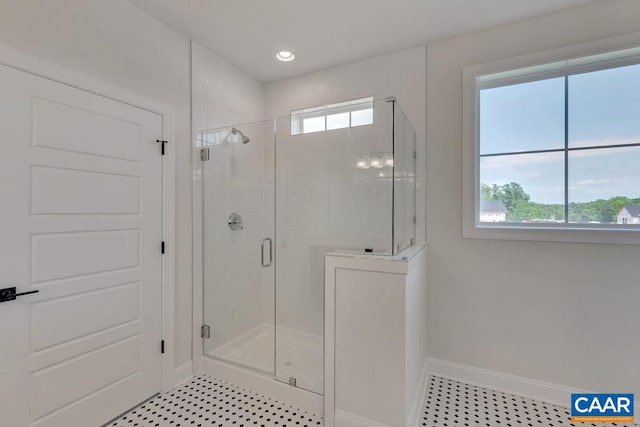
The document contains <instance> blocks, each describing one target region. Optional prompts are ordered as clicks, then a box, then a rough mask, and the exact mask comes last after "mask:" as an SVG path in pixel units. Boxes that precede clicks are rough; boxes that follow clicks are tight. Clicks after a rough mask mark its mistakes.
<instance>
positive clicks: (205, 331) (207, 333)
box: [200, 325, 211, 338]
mask: <svg viewBox="0 0 640 427" xmlns="http://www.w3.org/2000/svg"><path fill="white" fill-rule="evenodd" d="M200 336H201V337H202V338H211V328H209V325H202V326H200Z"/></svg>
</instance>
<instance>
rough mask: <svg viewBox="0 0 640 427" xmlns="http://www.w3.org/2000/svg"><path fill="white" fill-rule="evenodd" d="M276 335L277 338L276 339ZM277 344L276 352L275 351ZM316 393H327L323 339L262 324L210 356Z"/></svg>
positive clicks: (318, 336)
mask: <svg viewBox="0 0 640 427" xmlns="http://www.w3.org/2000/svg"><path fill="white" fill-rule="evenodd" d="M274 334H275V338H274ZM274 341H275V349H274ZM209 356H211V357H215V358H218V359H220V360H223V361H227V362H231V363H234V364H238V365H241V366H245V367H248V368H251V369H255V370H258V371H261V372H265V373H269V374H273V371H274V366H275V378H276V379H277V380H280V381H283V382H286V383H290V382H291V381H290V379H295V384H296V386H297V387H299V388H303V389H306V390H309V391H312V392H314V393H319V394H322V392H323V372H324V371H323V360H324V358H323V337H322V336H320V335H313V334H307V333H304V332H300V331H295V330H293V329H288V328H282V327H277V328H274V326H273V325H270V324H266V323H265V324H262V325H260V326H258V327H256V328H254V329H251V330H250V331H248V332H245V333H244V334H242V335H241V336H239V337H238V338H236V339H234V340H233V341H231V342H229V343H227V344H225V345H224V346H222V347H220V348H219V349H217V350H214V351H212V352H211V353H209Z"/></svg>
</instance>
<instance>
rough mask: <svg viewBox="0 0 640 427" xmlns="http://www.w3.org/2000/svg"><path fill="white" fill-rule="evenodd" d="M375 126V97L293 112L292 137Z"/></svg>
mask: <svg viewBox="0 0 640 427" xmlns="http://www.w3.org/2000/svg"><path fill="white" fill-rule="evenodd" d="M370 124H373V97H368V98H361V99H354V100H352V101H346V102H340V103H337V104H329V105H324V106H322V107H314V108H305V109H304V110H296V111H292V112H291V135H299V134H304V133H313V132H323V131H327V130H333V129H342V128H348V127H356V126H364V125H370Z"/></svg>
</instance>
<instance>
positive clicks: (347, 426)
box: [335, 409, 389, 427]
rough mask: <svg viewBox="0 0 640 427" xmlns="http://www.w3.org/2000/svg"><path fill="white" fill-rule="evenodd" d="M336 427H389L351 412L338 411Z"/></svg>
mask: <svg viewBox="0 0 640 427" xmlns="http://www.w3.org/2000/svg"><path fill="white" fill-rule="evenodd" d="M335 426H336V427H389V426H387V425H386V424H380V423H378V422H375V421H372V420H369V419H367V418H363V417H361V416H359V415H355V414H352V413H350V412H346V411H341V410H339V409H337V410H336V418H335Z"/></svg>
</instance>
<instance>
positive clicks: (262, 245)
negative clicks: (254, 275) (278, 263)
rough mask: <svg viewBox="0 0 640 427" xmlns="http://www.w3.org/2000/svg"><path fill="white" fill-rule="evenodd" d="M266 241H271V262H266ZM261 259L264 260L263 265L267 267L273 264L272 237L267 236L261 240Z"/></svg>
mask: <svg viewBox="0 0 640 427" xmlns="http://www.w3.org/2000/svg"><path fill="white" fill-rule="evenodd" d="M266 242H269V263H268V264H265V263H264V244H265V243H266ZM260 261H261V262H262V266H263V267H265V268H266V267H269V266H271V264H273V241H272V240H271V238H270V237H265V238H264V239H262V241H261V242H260Z"/></svg>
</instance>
